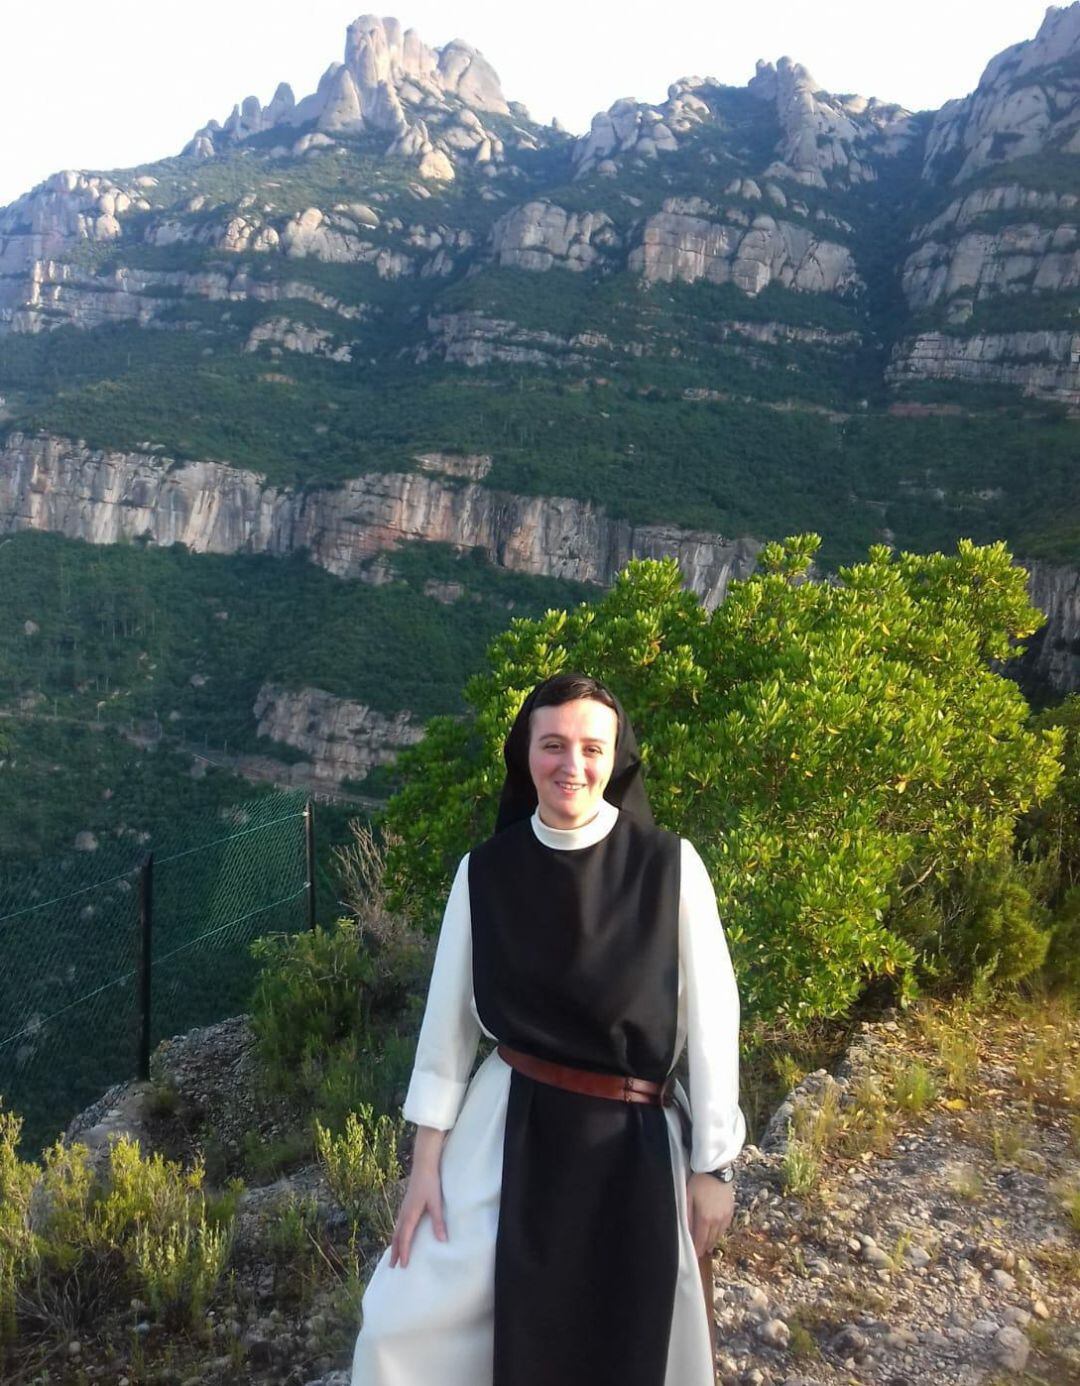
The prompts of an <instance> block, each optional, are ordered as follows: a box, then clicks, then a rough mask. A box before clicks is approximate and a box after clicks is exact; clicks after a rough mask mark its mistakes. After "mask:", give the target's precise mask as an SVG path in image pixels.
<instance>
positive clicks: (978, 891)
mask: <svg viewBox="0 0 1080 1386" xmlns="http://www.w3.org/2000/svg"><path fill="white" fill-rule="evenodd" d="M932 897H933V900H932ZM926 902H927V904H929V905H930V911H932V916H930V918H932V920H933V922H932V924H930V929H929V931H927V936H926V938H925V941H923V952H925V956H926V959H927V965H929V966H932V967H933V969H940V972H941V974H943V976H944V979H947V980H948V981H955V980H961V981H964V983H966V984H969V985H973V984H975V983H976V979H979V984H980V985H982V987H991V988H993V987H997V985H1001V984H1008V983H1015V981H1019V980H1020V979H1023V977H1027V976H1030V974H1031V973H1036V972H1038V970H1040V967H1041V966H1043V963H1044V962H1045V959H1047V949H1048V947H1049V941H1051V931H1049V929H1048V923H1049V922H1048V918H1047V909H1045V906H1044V905H1043V904H1041V901H1040V898H1038V890H1037V877H1036V876H1034V875H1033V872H1031V870H1030V869H1029V868H1026V866H1025V863H1022V862H1016V861H1015V859H1013V858H1012V855H1008V854H1002V855H1000V857H987V858H986V859H983V861H972V862H969V863H968V865H966V866H965V868H962V869H961V870H958V872H955V873H952V875H951V876H950V877H946V879H944V880H941V881H940V883H939V884H937V888H936V890H934V891H929V893H927V897H926ZM923 927H925V926H923Z"/></svg>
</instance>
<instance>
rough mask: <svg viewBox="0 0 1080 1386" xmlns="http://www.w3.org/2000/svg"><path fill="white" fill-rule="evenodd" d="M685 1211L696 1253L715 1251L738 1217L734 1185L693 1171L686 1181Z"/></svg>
mask: <svg viewBox="0 0 1080 1386" xmlns="http://www.w3.org/2000/svg"><path fill="white" fill-rule="evenodd" d="M686 1211H687V1214H688V1216H689V1219H690V1235H691V1237H692V1238H693V1239H694V1255H695V1256H699V1257H700V1256H704V1255H705V1253H706V1252H710V1251H714V1250H715V1249H716V1244H717V1242H719V1240H720V1238H721V1237H722V1236H723V1235H724V1233H725V1232H726V1231H727V1230H728V1228H729V1227H730V1226H731V1219H732V1218H733V1217H734V1216H735V1185H734V1183H729V1184H725V1183H724V1182H723V1181H722V1180H720V1179H714V1178H713V1176H712V1175H711V1174H692V1175H691V1176H690V1178H689V1179H688V1180H687V1181H686Z"/></svg>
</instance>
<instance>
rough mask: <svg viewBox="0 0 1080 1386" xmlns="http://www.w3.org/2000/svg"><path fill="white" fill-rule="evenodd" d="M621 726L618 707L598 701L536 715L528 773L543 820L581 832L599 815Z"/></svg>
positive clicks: (588, 700) (581, 700) (545, 709)
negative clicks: (617, 711)
mask: <svg viewBox="0 0 1080 1386" xmlns="http://www.w3.org/2000/svg"><path fill="white" fill-rule="evenodd" d="M618 726H619V720H618V717H617V715H616V713H615V711H614V709H613V708H610V707H608V706H607V705H606V704H604V703H601V702H598V701H597V700H596V699H595V698H575V699H573V700H572V701H570V702H568V703H560V704H558V705H556V706H547V707H538V708H537V709H536V710H535V711H534V712H533V714H532V717H531V723H530V732H531V738H530V743H529V773H530V775H531V776H532V781H533V784H534V785H535V786H536V798H537V803H538V807H539V810H540V818H541V821H542V822H544V823H546V824H547V825H548V826H549V827H551V828H580V827H583V826H584V825H585V824H586V823H588V822H589V821H590V820H591V819H592V818H594V817H595V815H596V812H597V809H598V808H599V806H600V800H601V798H602V797H603V793H604V790H605V788H606V787H607V783H608V780H609V779H610V778H611V771H612V768H613V766H614V763H615V740H616V735H617V732H618Z"/></svg>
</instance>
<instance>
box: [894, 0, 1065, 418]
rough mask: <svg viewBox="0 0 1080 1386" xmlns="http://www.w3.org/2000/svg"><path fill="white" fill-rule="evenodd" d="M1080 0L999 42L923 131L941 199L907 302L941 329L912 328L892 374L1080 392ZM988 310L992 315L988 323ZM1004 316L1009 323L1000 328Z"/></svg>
mask: <svg viewBox="0 0 1080 1386" xmlns="http://www.w3.org/2000/svg"><path fill="white" fill-rule="evenodd" d="M1074 163H1075V164H1076V167H1077V168H1080V5H1077V4H1073V5H1069V6H1067V7H1065V8H1061V9H1056V8H1051V9H1049V10H1048V11H1047V14H1046V18H1045V20H1044V22H1043V24H1042V27H1041V28H1040V29H1039V32H1038V33H1037V34H1036V36H1035V37H1034V38H1033V39H1031V40H1030V41H1028V42H1025V43H1019V44H1016V45H1014V46H1013V47H1012V48H1007V49H1006V50H1005V51H1004V52H1002V53H999V54H998V56H997V57H996V58H994V59H993V61H992V62H991V63H990V64H989V65H988V66H987V68H986V71H985V72H984V73H983V75H982V78H981V80H980V82H979V85H978V87H977V88H976V90H975V91H974V92H973V93H972V94H971V95H970V96H968V97H965V98H964V99H963V100H960V101H950V102H949V103H947V105H945V106H944V107H943V108H942V109H941V111H939V112H938V114H937V116H936V117H935V119H934V122H933V126H932V128H931V130H930V133H929V136H928V138H927V144H926V153H925V159H924V165H923V173H922V178H923V183H924V185H928V186H932V187H940V188H942V189H943V199H942V203H943V205H942V203H939V206H940V210H939V211H938V212H937V213H936V215H934V216H933V217H931V218H930V219H929V220H928V221H925V222H924V223H923V224H922V225H921V226H918V227H916V229H915V231H914V233H913V235H912V242H913V245H912V249H911V251H910V253H909V255H908V257H907V260H906V263H905V264H904V267H903V270H902V277H901V278H902V285H903V291H904V295H905V297H906V299H907V302H908V305H909V306H910V308H911V309H912V310H913V312H914V313H916V314H919V315H921V316H922V318H923V320H924V322H925V321H926V319H927V318H929V319H930V321H931V323H932V326H933V328H934V329H935V330H934V331H931V332H925V331H923V332H918V333H914V334H912V335H909V336H905V337H904V338H903V339H902V340H901V341H899V342H898V343H897V345H896V348H895V351H894V355H893V361H892V365H891V368H890V372H889V374H890V377H891V378H892V379H893V380H894V381H911V380H920V379H924V380H925V379H932V380H944V381H949V380H959V381H965V382H974V383H977V384H991V385H1001V384H1008V385H1014V386H1018V387H1019V388H1020V389H1021V390H1022V391H1023V392H1024V393H1025V394H1028V395H1034V396H1040V397H1044V398H1050V399H1055V400H1058V401H1060V402H1062V403H1065V404H1068V405H1071V406H1075V405H1076V403H1077V371H1076V364H1077V363H1076V359H1075V356H1074V354H1073V351H1072V346H1073V337H1072V324H1073V317H1074V313H1073V308H1072V295H1074V294H1075V293H1076V291H1077V289H1078V288H1080V215H1078V207H1080V200H1078V198H1077V195H1076V192H1075V190H1074V189H1075V181H1076V173H1075V171H1074V169H1073V167H1072V165H1073V164H1074ZM980 314H981V315H982V317H984V318H985V317H987V316H988V315H993V316H994V319H995V325H994V326H993V327H991V328H985V329H984V328H983V327H982V325H981V324H980ZM1002 328H1005V329H1006V330H1004V331H1003V330H1001V329H1002Z"/></svg>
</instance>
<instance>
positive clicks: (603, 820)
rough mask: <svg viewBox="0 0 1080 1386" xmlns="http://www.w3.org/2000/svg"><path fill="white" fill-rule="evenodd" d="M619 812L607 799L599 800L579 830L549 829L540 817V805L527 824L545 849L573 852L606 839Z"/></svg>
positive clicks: (534, 810)
mask: <svg viewBox="0 0 1080 1386" xmlns="http://www.w3.org/2000/svg"><path fill="white" fill-rule="evenodd" d="M618 817H619V810H618V808H617V807H616V805H615V804H612V803H609V802H608V801H607V799H601V800H600V807H599V808H598V809H597V810H596V813H595V814H594V815H593V817H592V818H590V819H589V821H588V822H587V823H583V824H582V825H581V827H580V828H549V827H548V825H547V824H546V823H545V822H543V820H542V819H541V817H540V805H539V804H537V806H536V808H534V809H533V813H532V817H531V818H530V819H529V822H530V823H531V824H532V830H533V832H534V833H535V834H536V836H537V837H538V838H539V839H540V841H541V842H542V843H543V844H544V846H545V847H560V848H562V849H563V850H564V851H565V850H569V851H575V850H576V849H577V848H578V847H591V846H592V845H593V843H594V842H599V841H600V839H601V838H602V837H607V835H608V833H609V832H611V830H612V828H613V827H614V826H615V822H616V820H617V819H618Z"/></svg>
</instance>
